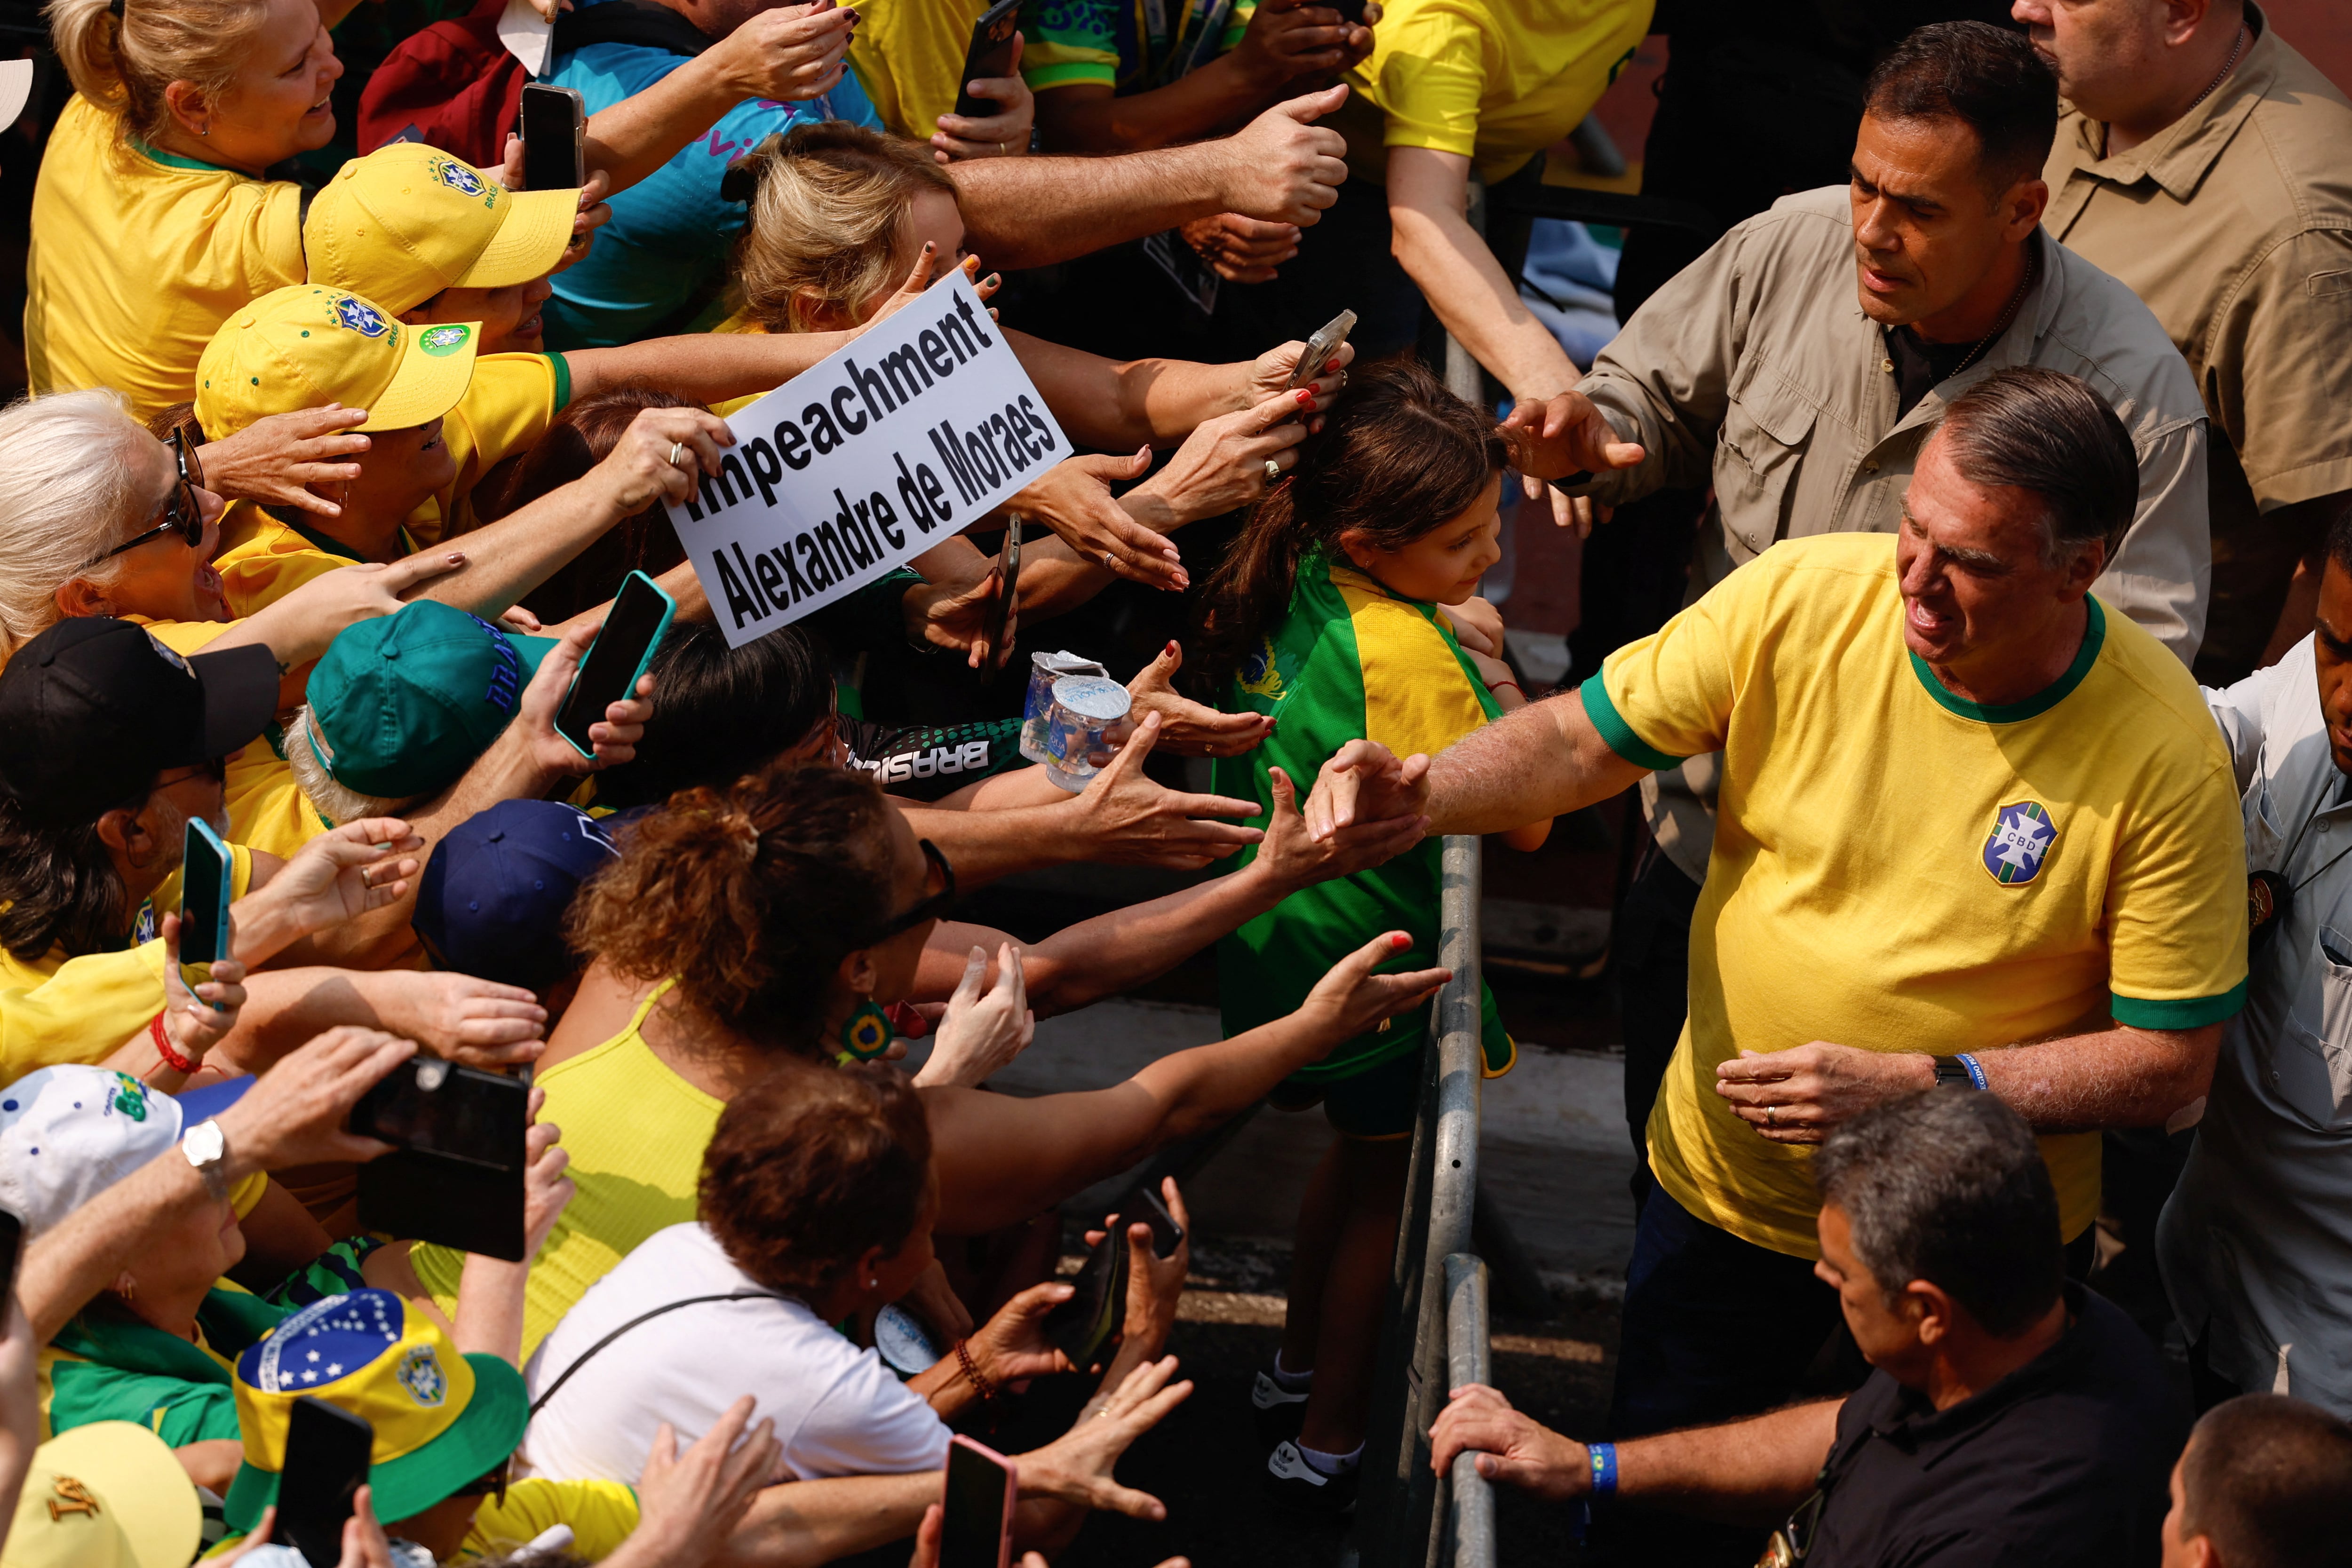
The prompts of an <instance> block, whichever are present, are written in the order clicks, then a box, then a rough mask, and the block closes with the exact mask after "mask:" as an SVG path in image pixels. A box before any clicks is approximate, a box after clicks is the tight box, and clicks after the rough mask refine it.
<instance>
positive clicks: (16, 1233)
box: [0, 1208, 25, 1310]
mask: <svg viewBox="0 0 2352 1568" xmlns="http://www.w3.org/2000/svg"><path fill="white" fill-rule="evenodd" d="M24 1246H25V1222H24V1220H22V1219H20V1218H17V1217H16V1215H13V1214H11V1213H9V1212H8V1211H7V1210H6V1209H5V1208H0V1310H5V1304H6V1302H7V1300H8V1292H9V1291H12V1290H14V1289H16V1256H17V1254H18V1253H20V1252H22V1251H23V1250H24Z"/></svg>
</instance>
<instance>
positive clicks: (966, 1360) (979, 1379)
mask: <svg viewBox="0 0 2352 1568" xmlns="http://www.w3.org/2000/svg"><path fill="white" fill-rule="evenodd" d="M955 1354H956V1364H957V1365H958V1366H961V1367H962V1368H963V1375H964V1376H965V1377H967V1378H969V1379H971V1385H972V1387H973V1388H975V1389H977V1390H978V1391H979V1393H980V1400H981V1403H982V1404H983V1405H993V1404H995V1403H996V1385H994V1384H993V1383H991V1382H990V1381H989V1380H988V1379H987V1377H986V1376H985V1375H982V1372H981V1370H980V1366H979V1364H977V1363H975V1362H974V1361H973V1360H972V1359H971V1341H970V1340H962V1339H960V1340H958V1341H956V1342H955Z"/></svg>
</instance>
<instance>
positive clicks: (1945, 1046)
mask: <svg viewBox="0 0 2352 1568" xmlns="http://www.w3.org/2000/svg"><path fill="white" fill-rule="evenodd" d="M1896 542H1897V541H1896V540H1895V538H1891V537H1888V536H1885V535H1879V534H1829V535H1822V536H1818V537H1815V538H1804V539H1791V540H1788V541H1784V542H1783V543H1780V544H1778V545H1775V546H1774V547H1772V549H1769V550H1767V551H1765V552H1764V554H1763V555H1761V556H1759V557H1758V558H1757V559H1755V560H1753V561H1751V562H1749V563H1748V565H1746V566H1744V567H1741V568H1740V569H1739V570H1737V571H1735V572H1733V573H1732V574H1731V575H1730V576H1729V577H1728V578H1727V579H1725V580H1723V581H1722V582H1721V583H1719V584H1717V586H1716V588H1715V589H1714V590H1712V591H1710V592H1708V593H1707V594H1706V597H1705V598H1703V599H1701V600H1700V601H1698V602H1697V603H1696V604H1694V605H1692V606H1691V607H1690V608H1689V609H1687V610H1685V611H1684V612H1682V613H1681V614H1679V615H1677V616H1675V619H1674V620H1672V621H1670V622H1667V623H1666V625H1665V626H1664V629H1662V630H1661V631H1659V632H1657V633H1656V634H1655V635H1654V636H1651V637H1647V638H1644V639H1643V640H1642V641H1640V642H1638V643H1632V644H1629V645H1628V646H1626V647H1624V648H1622V649H1620V650H1619V651H1618V652H1617V653H1613V654H1612V655H1611V656H1610V657H1609V659H1608V661H1607V662H1606V664H1603V666H1602V668H1601V673H1600V674H1597V675H1595V676H1594V677H1593V678H1592V679H1591V680H1589V681H1587V682H1586V683H1585V685H1584V687H1583V700H1584V705H1585V709H1586V711H1587V713H1589V714H1590V715H1591V717H1592V720H1593V722H1594V724H1595V725H1596V727H1598V728H1599V729H1600V731H1601V737H1602V738H1603V739H1604V740H1606V741H1607V742H1608V743H1609V745H1610V747H1612V749H1614V750H1615V751H1616V752H1617V753H1618V754H1619V755H1620V756H1622V757H1624V758H1626V759H1628V760H1629V761H1633V762H1636V763H1639V764H1641V765H1642V766H1643V767H1646V768H1666V767H1671V766H1672V765H1673V764H1674V763H1675V761H1676V760H1677V759H1679V758H1685V757H1691V756H1696V755H1698V754H1700V753H1704V752H1709V751H1715V750H1721V751H1722V752H1723V753H1724V763H1723V788H1722V799H1721V814H1720V817H1719V818H1718V821H1717V830H1716V838H1715V848H1714V852H1713V856H1712V858H1711V859H1710V861H1709V862H1708V865H1707V874H1706V887H1705V890H1704V892H1703V893H1702V894H1701V895H1700V898H1699V902H1698V907H1697V910H1696V915H1694V917H1693V919H1692V923H1691V968H1690V1016H1689V1021H1688V1022H1687V1023H1686V1024H1685V1027H1684V1033H1683V1038H1682V1041H1681V1044H1680V1045H1679V1046H1678V1047H1677V1048H1676V1050H1675V1057H1674V1060H1673V1062H1672V1063H1671V1065H1670V1066H1669V1067H1668V1068H1667V1071H1666V1081H1665V1083H1664V1086H1663V1087H1662V1089H1661V1091H1660V1093H1659V1097H1658V1103H1657V1108H1656V1109H1655V1111H1654V1112H1653V1113H1652V1114H1651V1117H1650V1124H1649V1142H1650V1163H1651V1166H1652V1168H1653V1169H1654V1171H1655V1172H1656V1174H1657V1177H1658V1180H1659V1182H1660V1183H1661V1185H1663V1186H1664V1187H1665V1189H1666V1190H1667V1191H1668V1192H1669V1193H1671V1194H1672V1195H1673V1196H1674V1198H1675V1201H1676V1202H1677V1203H1680V1204H1681V1205H1682V1206H1683V1207H1685V1208H1687V1209H1689V1210H1690V1211H1691V1212H1692V1213H1693V1214H1696V1215H1697V1216H1698V1217H1699V1218H1702V1219H1705V1220H1706V1221H1707V1222H1708V1223H1710V1224H1713V1225H1715V1226H1717V1227H1719V1228H1722V1229H1725V1230H1727V1231H1729V1232H1731V1233H1732V1234H1733V1235H1735V1236H1738V1237H1740V1238H1742V1239H1746V1240H1748V1241H1752V1242H1754V1243H1756V1244H1758V1245H1759V1246H1763V1247H1769V1248H1770V1249H1773V1250H1775V1251H1779V1252H1785V1253H1790V1254H1792V1255H1795V1256H1799V1257H1812V1256H1817V1255H1818V1251H1819V1244H1818V1241H1817V1239H1816V1237H1815V1234H1814V1216H1815V1214H1816V1212H1817V1211H1818V1209H1819V1204H1818V1202H1817V1200H1816V1197H1815V1195H1814V1190H1813V1184H1812V1173H1811V1155H1810V1152H1809V1151H1806V1150H1803V1149H1801V1148H1795V1147H1789V1146H1784V1145H1777V1144H1772V1143H1768V1142H1767V1141H1765V1140H1764V1139H1763V1138H1762V1137H1760V1136H1759V1135H1758V1134H1757V1133H1756V1132H1755V1131H1754V1130H1753V1129H1752V1128H1750V1127H1748V1125H1747V1124H1745V1123H1743V1122H1741V1121H1740V1120H1739V1119H1738V1117H1737V1116H1736V1115H1734V1114H1733V1113H1732V1112H1731V1110H1730V1108H1729V1105H1728V1103H1727V1102H1726V1101H1725V1100H1724V1099H1723V1098H1722V1096H1720V1095H1718V1094H1717V1092H1716V1091H1715V1069H1716V1064H1717V1062H1720V1061H1726V1060H1728V1059H1730V1058H1732V1057H1735V1056H1737V1055H1738V1052H1739V1051H1743V1050H1747V1051H1785V1050H1788V1049H1790V1048H1791V1047H1793V1046H1800V1045H1805V1044H1808V1043H1810V1042H1811V1041H1814V1040H1825V1041H1828V1042H1831V1043H1832V1044H1837V1045H1846V1046H1853V1047H1858V1048H1860V1049H1863V1050H1868V1051H1923V1052H1927V1053H1930V1054H1946V1053H1950V1052H1955V1051H1989V1050H1998V1049H2000V1047H2003V1046H2008V1045H2017V1044H2022V1043H2027V1042H2031V1041H2033V1040H2046V1039H2052V1038H2055V1037H2059V1036H2063V1035H2068V1034H2076V1033H2083V1032H2086V1031H2091V1030H2102V1029H2105V1028H2107V1027H2109V1020H2110V1019H2113V1020H2114V1022H2116V1023H2118V1024H2124V1025H2128V1026H2133V1027H2137V1028H2144V1029H2163V1030H2188V1029H2195V1028H2198V1027H2200V1026H2202V1025H2205V1024H2210V1023H2218V1022H2220V1021H2221V1019H2226V1018H2228V1017H2229V1016H2231V1014H2232V1013H2234V1012H2236V1011H2237V1010H2238V1008H2239V1007H2240V1005H2241V1004H2242V1001H2243V998H2244V994H2245V979H2246V925H2245V919H2246V903H2245V855H2244V845H2243V840H2242V834H2241V833H2240V831H2239V827H2238V813H2237V800H2236V794H2237V791H2236V788H2235V785H2234V781H2233V779H2232V776H2231V768H2230V760H2229V758H2228V756H2227V754H2226V753H2225V752H2224V750H2223V748H2222V746H2221V737H2220V735H2219V733H2218V732H2217V731H2216V730H2215V728H2214V726H2213V721H2212V719H2211V718H2210V716H2208V714H2207V713H2206V711H2205V706H2204V703H2203V701H2202V700H2201V699H2200V696H2199V695H2198V690H2197V686H2196V685H2195V683H2194V682H2193V681H2192V680H2191V679H2190V678H2189V674H2188V672H2187V671H2185V670H2183V669H2182V668H2181V666H2180V663H2179V660H2177V659H2175V658H2174V657H2173V656H2172V655H2171V654H2169V653H2167V652H2165V650H2164V649H2163V647H2162V646H2161V645H2160V644H2159V643H2157V642H2156V640H2155V639H2154V638H2152V637H2151V636H2149V635H2148V634H2147V632H2144V631H2142V630H2140V629H2139V627H2137V625H2135V624H2133V623H2132V622H2129V621H2127V620H2125V619H2124V618H2123V617H2121V616H2119V615H2111V614H2109V613H2108V612H2107V611H2106V610H2105V607H2104V606H2102V605H2101V604H2100V602H2099V601H2098V600H2096V599H2095V598H2093V599H2091V600H2089V601H2086V602H2087V605H2088V610H2089V615H2088V624H2087V626H2086V627H2085V630H2084V637H2083V644H2082V648H2081V651H2080V652H2079V653H2077V655H2076V656H2075V658H2074V663H2073V664H2072V665H2071V666H2070V667H2069V668H2068V669H2067V670H2066V672H2065V673H2064V674H2063V675H2061V676H2060V677H2059V678H2058V680H2057V681H2056V682H2055V683H2054V684H2053V685H2051V686H2049V687H2048V688H2046V689H2045V690H2043V691H2042V692H2040V693H2038V694H2036V695H2033V696H2031V697H2028V698H2026V699H2024V700H2023V701H2021V702H2016V703H2011V704H2007V705H2004V706H1990V707H1989V706H1980V705H1979V704H1975V703H1971V702H1968V701H1966V700H1964V699H1962V698H1960V697H1958V696H1955V695H1952V694H1951V693H1950V692H1949V691H1948V690H1946V689H1945V687H1944V686H1943V685H1941V684H1940V683H1939V682H1938V681H1937V679H1936V676H1935V674H1934V672H1933V671H1931V670H1930V669H1929V668H1928V667H1927V664H1926V663H1925V662H1924V661H1923V660H1921V659H1919V658H1918V657H1917V656H1916V655H1915V654H1913V653H1911V652H1910V651H1909V650H1908V649H1907V648H1906V646H1905V644H1904V642H1903V599H1902V595H1901V593H1900V591H1899V590H1898V587H1897V581H1896V575H1895V547H1896ZM2042 1154H2043V1156H2044V1157H2045V1158H2046V1159H2047V1160H2048V1162H2049V1165H2050V1171H2051V1175H2052V1176H2053V1178H2054V1180H2055V1181H2056V1184H2057V1188H2058V1198H2059V1206H2060V1210H2061V1216H2062V1219H2063V1228H2064V1233H2065V1234H2066V1236H2068V1237H2069V1238H2072V1237H2074V1236H2077V1235H2079V1234H2081V1232H2082V1231H2083V1230H2084V1228H2086V1227H2088V1226H2089V1225H2090V1223H2091V1221H2092V1219H2093V1218H2094V1217H2095V1213H2096V1211H2097V1207H2098V1197H2099V1139H2098V1134H2096V1133H2095V1132H2081V1133H2063V1134H2049V1135H2044V1136H2043V1137H2042Z"/></svg>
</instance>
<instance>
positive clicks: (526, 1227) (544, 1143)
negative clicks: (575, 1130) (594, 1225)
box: [522, 1088, 579, 1263]
mask: <svg viewBox="0 0 2352 1568" xmlns="http://www.w3.org/2000/svg"><path fill="white" fill-rule="evenodd" d="M546 1107H547V1091H546V1090H544V1089H539V1088H533V1089H532V1090H531V1092H530V1103H529V1105H528V1108H527V1109H526V1110H525V1111H524V1113H523V1115H524V1119H525V1126H526V1128H527V1130H526V1131H525V1132H524V1134H523V1135H522V1150H523V1168H522V1255H523V1260H524V1262H526V1263H528V1262H529V1261H530V1260H531V1259H533V1258H536V1257H538V1256H539V1249H541V1248H542V1247H544V1246H546V1245H547V1238H548V1235H549V1233H550V1232H551V1231H552V1230H554V1228H555V1222H556V1220H557V1219H558V1218H561V1217H562V1213H563V1206H564V1205H565V1204H568V1203H570V1202H571V1201H572V1195H573V1194H574V1193H575V1192H577V1191H578V1190H579V1189H578V1188H577V1187H576V1186H573V1185H572V1178H571V1177H570V1176H566V1175H564V1174H563V1173H564V1170H565V1168H566V1167H567V1166H570V1165H571V1164H572V1156H571V1155H569V1154H567V1153H565V1152H564V1149H563V1129H562V1128H561V1127H559V1126H557V1125H556V1124H554V1123H552V1122H542V1121H541V1120H540V1119H539V1113H540V1112H541V1111H542V1110H545V1109H546Z"/></svg>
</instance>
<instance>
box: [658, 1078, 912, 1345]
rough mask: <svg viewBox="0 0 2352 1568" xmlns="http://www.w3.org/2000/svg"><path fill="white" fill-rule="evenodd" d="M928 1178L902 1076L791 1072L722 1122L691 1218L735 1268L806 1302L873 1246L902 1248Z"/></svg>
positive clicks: (756, 1087) (756, 1090) (738, 1099)
mask: <svg viewBox="0 0 2352 1568" xmlns="http://www.w3.org/2000/svg"><path fill="white" fill-rule="evenodd" d="M930 1176H931V1127H930V1123H929V1121H927V1120H926V1119H925V1117H924V1114H923V1101H922V1096H921V1095H920V1094H919V1092H917V1091H916V1089H915V1086H914V1085H913V1084H912V1083H910V1082H908V1081H907V1079H906V1078H905V1076H904V1075H902V1074H900V1073H898V1072H895V1071H891V1070H890V1069H889V1068H887V1067H885V1066H883V1065H882V1064H881V1063H880V1062H878V1061H867V1062H858V1063H856V1064H853V1065H851V1066H847V1067H842V1068H838V1069H835V1068H830V1067H820V1066H815V1065H813V1064H807V1063H802V1062H786V1063H783V1064H782V1065H781V1066H779V1067H778V1068H777V1069H776V1071H773V1072H772V1073H770V1074H769V1075H768V1076H767V1077H765V1078H763V1079H761V1081H760V1082H757V1083H754V1084H753V1085H751V1088H749V1089H747V1090H745V1091H744V1092H742V1093H740V1094H738V1095H736V1096H735V1098H734V1099H732V1100H730V1101H729V1102H728V1103H727V1109H726V1110H725V1111H724V1112H723V1113H720V1115H719V1130H718V1132H717V1133H715V1134H712V1136H711V1139H710V1146H709V1148H708V1149H706V1150H705V1151H704V1152H703V1155H702V1183H701V1189H700V1197H699V1203H698V1215H699V1218H701V1220H702V1223H703V1224H705V1225H707V1226H709V1228H710V1233H711V1234H712V1235H713V1236H715V1237H716V1238H718V1239H719V1246H720V1248H721V1249H724V1250H725V1251H726V1253H727V1256H728V1257H729V1259H730V1260H732V1261H733V1262H734V1264H735V1266H736V1267H737V1268H739V1269H740V1270H743V1272H745V1273H746V1274H749V1275H751V1278H752V1279H754V1280H757V1281H759V1282H760V1283H761V1284H762V1285H765V1286H767V1287H768V1288H769V1289H770V1290H772V1291H784V1292H786V1293H788V1294H791V1295H795V1296H799V1297H801V1298H802V1299H803V1300H806V1299H807V1298H808V1297H810V1296H814V1295H820V1294H822V1293H824V1291H826V1290H828V1289H830V1288H831V1287H832V1286H833V1284H834V1282H835V1281H837V1280H839V1279H840V1278H841V1277H842V1274H843V1272H844V1271H845V1270H848V1269H850V1268H851V1267H853V1266H855V1265H856V1262H857V1260H858V1259H859V1258H861V1257H863V1256H864V1255H865V1254H866V1249H868V1248H873V1247H879V1248H881V1249H884V1250H885V1251H886V1252H896V1251H898V1249H899V1248H901V1247H903V1246H905V1245H906V1242H907V1239H908V1237H909V1236H911V1235H912V1234H913V1233H914V1229H915V1225H916V1223H917V1221H919V1219H920V1218H922V1211H923V1204H924V1201H925V1199H926V1198H927V1197H929V1190H930Z"/></svg>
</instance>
